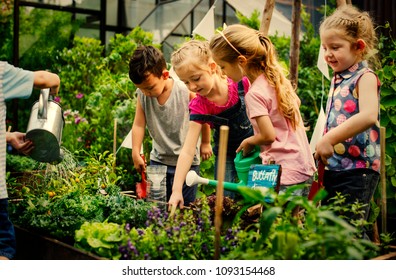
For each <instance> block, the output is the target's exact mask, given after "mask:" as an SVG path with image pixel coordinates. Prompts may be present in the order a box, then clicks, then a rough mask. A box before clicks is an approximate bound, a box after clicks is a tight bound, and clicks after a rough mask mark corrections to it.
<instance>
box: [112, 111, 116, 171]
mask: <svg viewBox="0 0 396 280" xmlns="http://www.w3.org/2000/svg"><path fill="white" fill-rule="evenodd" d="M116 153H117V119H114V135H113V157H114V162H113V169H115V166H116Z"/></svg>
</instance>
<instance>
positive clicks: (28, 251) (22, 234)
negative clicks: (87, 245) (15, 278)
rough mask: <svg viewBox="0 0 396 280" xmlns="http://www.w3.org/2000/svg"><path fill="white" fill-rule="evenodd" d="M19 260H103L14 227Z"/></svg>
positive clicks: (59, 242)
mask: <svg viewBox="0 0 396 280" xmlns="http://www.w3.org/2000/svg"><path fill="white" fill-rule="evenodd" d="M14 227H15V235H16V241H17V254H16V258H15V259H17V260H101V259H103V258H100V257H98V256H96V255H94V254H91V253H88V252H85V251H82V250H79V249H77V248H75V247H73V246H71V245H69V244H66V243H63V242H61V241H59V240H56V239H53V238H49V237H46V236H42V235H39V234H37V233H34V232H31V231H29V230H27V229H24V228H22V227H20V226H17V225H14Z"/></svg>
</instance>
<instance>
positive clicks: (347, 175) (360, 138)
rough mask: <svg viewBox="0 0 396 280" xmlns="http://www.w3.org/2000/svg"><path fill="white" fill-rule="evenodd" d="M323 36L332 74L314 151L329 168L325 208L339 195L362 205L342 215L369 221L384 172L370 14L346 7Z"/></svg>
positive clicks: (331, 18) (327, 24)
mask: <svg viewBox="0 0 396 280" xmlns="http://www.w3.org/2000/svg"><path fill="white" fill-rule="evenodd" d="M320 38H321V42H322V46H323V48H324V59H325V61H326V62H327V64H328V65H329V66H330V67H331V69H332V70H333V78H332V81H331V86H330V91H329V96H328V99H327V105H326V118H327V120H326V126H325V130H324V134H323V137H322V138H321V139H320V140H319V141H318V143H317V145H316V153H315V158H316V159H319V160H321V161H322V162H324V163H325V164H326V170H325V172H324V179H323V184H324V186H325V188H326V191H327V192H328V196H327V197H326V199H325V200H323V201H322V204H328V203H329V200H330V199H331V198H332V197H334V196H335V195H336V194H337V193H340V194H342V195H343V196H344V197H345V199H346V204H353V203H355V202H356V201H359V202H360V203H361V204H363V205H364V208H363V210H364V213H363V214H362V213H360V214H358V215H354V214H353V213H344V214H343V215H345V216H347V217H349V218H351V219H354V220H356V219H367V218H368V214H369V209H370V200H371V198H372V197H373V194H374V191H375V189H376V187H377V185H378V181H379V172H380V122H379V120H380V109H379V108H380V81H379V79H378V77H377V75H376V74H375V72H374V71H373V70H372V69H371V68H369V66H368V65H369V64H368V62H369V61H372V62H375V61H376V57H375V45H376V43H377V37H376V34H375V30H374V24H373V21H372V19H371V18H370V16H369V14H368V13H367V12H362V11H359V10H358V9H357V8H356V7H354V6H352V5H344V6H342V7H340V8H338V9H337V10H335V12H334V13H333V14H332V15H330V16H329V17H327V18H326V19H325V20H324V21H323V22H322V24H321V26H320ZM330 201H331V200H330Z"/></svg>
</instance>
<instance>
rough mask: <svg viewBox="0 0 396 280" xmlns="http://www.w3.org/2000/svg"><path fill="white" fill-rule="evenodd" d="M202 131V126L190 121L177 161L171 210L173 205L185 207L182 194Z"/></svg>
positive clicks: (170, 204) (170, 201)
mask: <svg viewBox="0 0 396 280" xmlns="http://www.w3.org/2000/svg"><path fill="white" fill-rule="evenodd" d="M201 129H202V125H201V124H199V123H197V122H194V121H190V123H189V126H188V132H187V137H186V140H185V141H184V145H183V148H182V150H181V152H180V155H179V158H178V160H177V165H176V171H175V177H174V181H173V186H172V195H171V197H170V199H169V210H170V209H171V208H172V205H175V206H180V208H183V206H184V199H183V193H182V190H183V184H184V181H185V180H186V176H187V173H188V171H189V170H190V168H191V164H192V162H193V159H194V155H195V149H196V146H197V142H198V138H199V135H200V133H201Z"/></svg>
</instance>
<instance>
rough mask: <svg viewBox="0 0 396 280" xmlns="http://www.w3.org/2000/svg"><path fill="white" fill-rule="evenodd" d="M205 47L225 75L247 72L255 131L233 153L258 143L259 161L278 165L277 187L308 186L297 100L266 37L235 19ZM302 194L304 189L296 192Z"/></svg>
mask: <svg viewBox="0 0 396 280" xmlns="http://www.w3.org/2000/svg"><path fill="white" fill-rule="evenodd" d="M210 49H211V50H212V53H213V59H214V60H215V61H216V62H217V64H218V65H219V66H220V67H221V69H222V70H223V71H224V73H225V74H226V75H227V76H228V77H230V78H232V79H233V80H234V81H239V80H240V79H241V78H242V77H243V76H246V77H248V79H249V81H250V83H251V87H250V89H249V91H248V92H247V94H246V96H245V100H246V109H247V113H248V116H249V119H250V121H251V123H252V125H253V128H254V135H253V136H251V137H248V138H246V139H245V140H243V141H242V143H241V144H240V146H239V147H238V149H237V152H238V151H240V150H242V151H243V153H244V154H246V153H248V152H249V151H250V150H251V149H252V147H253V146H255V145H259V146H260V147H261V154H260V156H261V158H262V163H263V164H267V163H269V162H273V161H274V162H275V163H276V164H280V165H281V166H282V175H281V179H280V184H281V187H280V192H284V191H285V190H286V188H287V187H288V186H290V185H296V184H300V183H306V184H307V185H308V184H309V183H310V182H311V180H312V176H313V174H314V172H315V170H316V168H315V163H314V159H313V156H312V154H311V151H310V147H309V143H308V138H307V135H306V132H305V128H304V124H303V120H302V117H301V113H300V111H299V106H300V99H299V98H298V96H297V94H296V93H295V91H294V89H293V87H292V85H291V82H290V81H289V80H288V79H287V78H286V76H285V73H284V69H283V68H282V66H281V65H280V63H279V61H278V59H277V55H276V51H275V48H274V46H273V44H272V42H271V41H270V39H269V38H268V37H267V36H265V35H264V34H263V33H261V32H259V31H257V30H254V29H252V28H249V27H247V26H244V25H241V24H234V25H230V26H228V27H226V28H225V29H224V30H223V31H220V32H218V33H217V34H216V35H214V37H213V38H212V40H211V41H210ZM307 194H308V188H304V189H300V190H297V191H296V192H295V195H307Z"/></svg>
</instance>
